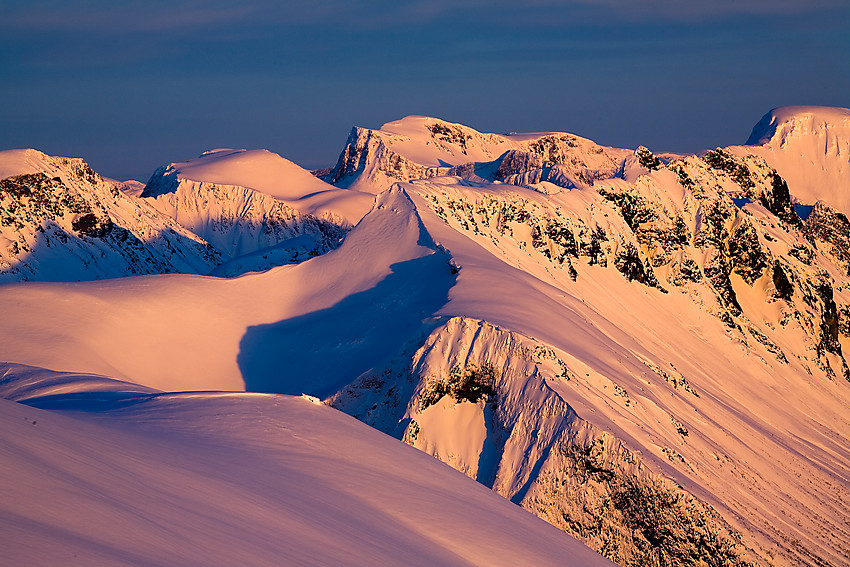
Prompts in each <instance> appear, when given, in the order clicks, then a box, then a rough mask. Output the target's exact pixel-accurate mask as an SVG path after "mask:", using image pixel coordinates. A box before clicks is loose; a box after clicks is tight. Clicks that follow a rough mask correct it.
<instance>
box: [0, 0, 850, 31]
mask: <svg viewBox="0 0 850 567" xmlns="http://www.w3.org/2000/svg"><path fill="white" fill-rule="evenodd" d="M834 10H844V11H846V10H847V3H846V0H808V1H807V2H800V1H799V0H711V1H705V2H695V1H688V0H628V1H623V0H525V1H524V2H522V3H518V2H516V1H515V0H465V1H460V2H458V1H448V0H407V1H405V0H365V1H362V2H357V3H355V2H350V1H346V0H314V1H304V0H284V1H278V2H276V1H272V0H254V1H245V2H241V3H239V4H238V5H236V4H235V3H234V2H230V1H229V2H221V1H198V0H177V1H174V2H160V1H147V2H140V1H131V2H124V3H120V4H116V3H114V2H106V1H103V0H97V1H93V2H91V1H90V2H58V1H45V0H42V1H35V2H12V3H9V4H7V6H6V7H5V8H4V9H3V13H2V17H0V29H6V30H12V29H28V30H44V31H49V30H66V31H68V30H72V31H73V30H76V31H101V32H133V31H137V32H156V31H165V32H168V31H172V30H187V31H191V30H198V29H209V28H217V29H226V28H227V27H229V26H235V27H250V26H268V25H275V26H304V25H322V26H328V27H339V26H344V27H357V28H361V29H384V28H388V27H392V26H401V25H403V26H419V25H429V24H439V23H441V22H450V23H458V22H461V23H468V24H470V25H479V24H485V25H487V24H491V25H492V24H495V25H512V24H520V25H526V26H534V25H539V26H543V27H551V26H563V25H577V24H578V25H582V24H585V25H587V24H589V25H594V26H600V27H604V26H606V25H620V24H623V23H629V22H634V23H640V22H644V21H668V22H676V21H680V22H694V23H698V22H706V23H709V22H711V21H716V20H722V19H726V18H731V17H737V16H762V17H773V16H786V15H794V14H807V13H817V12H823V11H834Z"/></svg>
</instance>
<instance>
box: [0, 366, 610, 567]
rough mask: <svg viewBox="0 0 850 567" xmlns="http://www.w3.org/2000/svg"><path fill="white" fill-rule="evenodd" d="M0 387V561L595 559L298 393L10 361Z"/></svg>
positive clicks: (414, 454)
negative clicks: (219, 388)
mask: <svg viewBox="0 0 850 567" xmlns="http://www.w3.org/2000/svg"><path fill="white" fill-rule="evenodd" d="M45 383H46V384H47V385H45ZM57 384H63V385H64V387H63V388H57ZM0 394H2V395H3V397H5V398H6V399H0V408H2V409H0V421H2V427H0V479H2V486H3V488H2V489H0V490H2V493H3V498H2V510H0V527H2V533H3V537H2V540H3V551H2V558H3V562H4V564H10V565H11V564H15V565H59V564H62V565H204V566H210V565H317V566H318V565H399V564H406V565H423V566H424V565H519V564H533V565H565V564H566V565H582V566H584V565H610V563H609V562H608V561H607V560H605V559H603V558H602V557H600V556H598V555H596V554H595V553H593V552H591V551H590V550H588V549H587V548H585V547H584V546H582V545H581V544H579V543H578V542H577V541H575V540H573V539H572V538H570V537H569V536H566V535H565V534H563V533H561V532H559V531H558V530H556V529H555V528H552V527H550V526H548V525H546V524H545V523H544V522H542V521H540V520H538V519H537V518H534V517H533V516H531V515H530V514H527V513H525V512H523V511H522V510H520V509H519V508H517V507H515V506H513V505H511V504H510V503H508V502H506V501H505V500H503V499H501V498H499V497H498V496H496V495H495V494H493V493H492V492H490V491H488V490H487V489H486V488H484V487H482V486H480V485H476V483H474V482H472V481H471V480H468V479H466V478H464V477H462V476H461V475H458V474H457V473H455V472H454V471H452V470H451V469H449V468H448V467H446V466H444V465H442V464H441V463H438V462H436V461H435V460H433V459H431V458H430V457H428V456H426V455H424V454H422V453H420V452H418V451H415V450H413V449H411V448H408V447H405V446H404V445H402V444H400V443H398V442H397V441H394V440H393V439H391V438H389V437H386V436H385V435H383V434H381V433H379V432H377V431H375V430H373V429H371V428H369V427H366V426H365V425H362V424H360V423H358V422H356V421H355V420H353V419H352V418H350V417H348V416H346V415H344V414H342V413H340V412H337V411H334V410H332V409H330V408H328V407H324V406H322V405H316V404H314V403H310V401H309V400H307V399H304V398H295V397H290V396H279V395H261V394H234V393H229V394H228V393H202V392H201V393H176V394H162V393H156V392H151V391H144V389H140V388H138V387H137V386H134V385H131V384H126V383H122V382H117V381H109V380H107V379H104V378H100V377H95V376H67V375H63V374H55V373H51V372H48V371H44V370H40V369H36V368H32V367H20V366H15V365H11V366H10V365H5V367H4V368H3V378H2V379H0ZM9 398H11V399H9ZM12 399H14V400H18V401H19V402H21V403H16V402H15V401H12Z"/></svg>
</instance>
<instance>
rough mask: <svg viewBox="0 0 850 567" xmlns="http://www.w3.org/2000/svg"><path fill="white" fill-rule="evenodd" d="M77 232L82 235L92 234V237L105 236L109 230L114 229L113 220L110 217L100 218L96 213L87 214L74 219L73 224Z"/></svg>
mask: <svg viewBox="0 0 850 567" xmlns="http://www.w3.org/2000/svg"><path fill="white" fill-rule="evenodd" d="M71 226H72V227H73V229H74V231H75V232H78V233H79V234H80V235H81V236H90V237H92V238H103V237H104V236H106V235H107V234H109V231H111V230H112V226H113V225H112V220H111V219H109V218H108V217H107V218H105V219H99V218H97V216H95V215H94V213H88V214H85V215H83V216H81V217H79V218H77V219H74V220H73V221H72V225H71Z"/></svg>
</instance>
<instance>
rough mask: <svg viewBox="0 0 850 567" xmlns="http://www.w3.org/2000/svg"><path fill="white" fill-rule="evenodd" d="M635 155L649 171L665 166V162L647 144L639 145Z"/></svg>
mask: <svg viewBox="0 0 850 567" xmlns="http://www.w3.org/2000/svg"><path fill="white" fill-rule="evenodd" d="M635 157H636V158H637V159H638V163H639V164H640V165H641V166H643V167H645V168H646V169H648V170H649V171H655V170H658V169H661V168H662V167H664V163H663V162H662V161H661V160H660V159H658V158H657V157H656V156H655V154H653V153H652V152H651V151H649V149H648V148H647V147H646V146H638V148H637V149H636V150H635Z"/></svg>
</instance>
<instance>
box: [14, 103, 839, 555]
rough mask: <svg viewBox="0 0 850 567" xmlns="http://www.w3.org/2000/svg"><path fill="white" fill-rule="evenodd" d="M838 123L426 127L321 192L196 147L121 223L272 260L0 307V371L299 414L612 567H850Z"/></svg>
mask: <svg viewBox="0 0 850 567" xmlns="http://www.w3.org/2000/svg"><path fill="white" fill-rule="evenodd" d="M848 112H850V111H846V110H843V109H812V108H809V107H807V108H790V109H778V110H775V111H772V112H771V113H770V114H769V115H768V116H767V117H766V118H765V119H764V120H762V122H761V123H760V125H758V126H757V127H756V129H755V131H754V134H753V137H751V139H750V141H749V142H748V145H744V146H731V147H729V148H718V149H716V150H713V151H710V152H707V153H705V154H704V155H702V156H680V155H673V154H666V155H658V156H656V155H654V154H653V153H652V152H651V151H650V150H649V149H647V148H644V147H639V148H637V149H636V150H623V149H615V148H606V147H602V146H598V145H597V144H595V143H593V142H592V141H590V140H586V139H583V138H579V137H578V136H574V135H571V134H564V133H542V134H525V135H523V134H510V135H496V134H486V133H479V132H476V131H475V130H473V129H471V128H468V127H466V126H462V125H458V124H451V123H447V122H443V121H441V120H437V119H433V118H426V117H408V118H405V119H403V120H400V121H398V122H393V123H389V124H386V125H384V126H383V127H382V128H381V129H379V130H366V129H359V128H355V129H354V130H353V131H352V134H351V136H350V137H349V140H348V143H347V144H346V146H345V147H344V149H343V152H342V154H341V156H340V159H339V162H338V164H337V166H336V167H335V168H333V169H332V170H326V171H322V172H316V177H311V176H310V175H309V174H308V173H307V172H305V171H304V170H301V169H300V168H298V167H297V166H295V165H294V164H291V163H290V162H287V161H286V160H284V159H283V158H280V156H275V155H274V154H270V153H268V152H262V151H255V152H246V151H231V150H227V151H225V150H217V151H214V152H211V153H207V154H205V155H203V156H201V158H199V159H198V160H193V161H190V162H184V163H179V164H171V165H170V166H167V167H165V168H162V169H161V170H159V171H158V172H157V173H156V174H154V176H153V177H152V179H151V181H150V182H149V183H148V185H147V187H146V188H145V190H144V192H143V193H142V194H141V195H140V196H138V197H136V196H134V195H133V188H132V187H130V188H128V191H126V192H123V193H122V192H121V191H117V190H116V192H118V193H119V196H118V197H117V198H119V199H120V198H124V199H127V201H128V202H129V203H132V204H134V205H136V206H138V207H142V206H144V207H146V209H145V210H146V211H152V212H151V215H154V216H155V217H156V218H157V219H165V221H163V222H166V221H167V222H170V223H173V226H175V227H176V228H175V230H178V229H179V230H183V231H185V233H186V234H188V235H190V236H191V237H192V238H193V240H192V241H193V242H198V243H201V244H202V245H206V246H207V247H209V249H212V250H215V251H217V252H218V254H220V255H221V259H219V260H218V261H219V264H218V265H219V268H217V269H218V272H213V273H218V274H223V275H228V274H236V273H243V272H245V271H246V270H250V268H246V266H252V267H253V268H257V267H268V266H269V265H273V264H281V263H286V264H287V265H278V266H277V267H273V268H271V269H269V270H267V271H265V272H262V273H259V272H257V273H248V274H246V275H244V276H242V277H240V278H236V279H221V278H215V277H199V276H197V275H191V274H171V275H167V276H163V275H158V276H141V277H134V278H127V279H112V280H106V281H90V282H81V283H76V284H67V283H66V284H63V283H36V282H29V283H26V284H15V285H4V286H1V287H0V311H2V312H3V313H4V315H5V317H6V320H7V321H9V322H12V323H10V324H7V325H6V326H3V327H2V328H0V345H2V347H0V348H2V350H0V360H3V361H6V362H7V363H10V364H17V365H29V366H32V367H36V368H43V369H51V370H56V371H63V372H76V373H86V374H99V375H104V376H110V377H113V378H117V379H120V380H124V381H127V382H131V383H134V384H138V385H141V386H144V387H147V388H155V389H157V390H162V391H181V390H246V391H249V392H272V393H277V394H294V395H299V394H301V393H306V394H309V395H311V396H316V397H318V398H321V399H323V400H325V403H326V404H327V405H330V406H332V407H334V408H337V409H339V410H342V411H343V412H345V413H348V414H350V415H353V416H355V417H356V418H358V419H359V420H360V421H362V422H364V423H366V424H368V425H371V426H373V427H374V428H377V429H379V430H381V431H384V432H386V433H389V434H390V435H392V436H394V437H396V438H397V439H399V440H402V441H404V442H405V443H407V444H409V445H412V446H414V447H416V448H418V449H421V450H422V451H423V452H425V453H428V454H430V455H433V456H434V457H436V458H437V459H439V460H441V461H443V462H445V463H447V464H448V465H450V466H451V467H453V468H455V469H457V471H459V472H460V473H463V474H465V475H466V476H469V477H471V478H473V479H475V480H477V481H478V482H479V483H481V484H483V485H484V486H486V487H488V488H492V490H493V491H495V492H497V493H498V494H500V495H502V496H504V497H505V498H507V499H509V500H511V501H512V502H513V503H515V504H518V505H519V506H521V507H522V508H525V509H526V510H528V511H529V512H531V513H533V514H535V515H537V516H539V517H540V518H543V519H545V520H546V521H547V522H549V523H551V524H553V525H555V526H557V527H558V528H560V529H561V530H563V531H565V532H567V533H568V534H570V535H573V536H575V537H577V538H579V539H580V540H581V541H583V542H584V543H585V544H587V545H588V546H590V547H591V548H592V549H594V550H597V551H599V552H600V553H602V554H603V555H605V556H606V557H608V558H610V559H612V560H613V561H615V562H616V563H618V564H620V565H634V566H638V565H658V566H661V565H777V566H778V565H846V564H850V559H848V557H850V547H848V544H847V542H848V541H850V527H848V526H847V524H846V521H845V519H846V518H848V517H850V504H848V503H850V449H848V447H850V443H848V441H850V439H848V433H847V432H848V431H850V427H848V426H850V417H848V414H847V408H848V407H850V371H848V366H847V361H846V358H845V357H846V353H847V348H850V323H849V322H848V321H850V256H849V255H848V252H847V250H848V244H850V221H848V220H847V217H846V216H845V214H844V212H843V211H844V209H842V206H843V205H842V204H841V202H840V201H839V200H837V199H838V198H839V197H840V195H842V194H843V193H844V192H847V189H850V187H848V184H850V179H848V177H847V176H846V175H842V174H841V171H845V170H843V169H842V168H847V167H848V159H850V158H848V152H847V151H845V150H844V149H842V148H845V146H846V145H847V143H848V139H850V138H849V137H848V135H847V131H846V123H845V122H844V117H846V116H847V114H848ZM809 114H811V115H812V117H811V118H806V117H807V116H809ZM801 117H802V118H801ZM806 120H810V122H806ZM806 124H809V125H808V126H807V125H806ZM777 140H786V141H785V142H782V141H777ZM835 148H837V149H835ZM833 150H834V151H833ZM798 154H799V155H798ZM2 155H3V154H0V156H2ZM44 159H48V158H44ZM49 159H54V158H49ZM55 159H57V160H59V159H60V158H55ZM60 161H61V160H60ZM63 163H64V162H63ZM10 169H11V170H13V173H12V174H11V175H15V176H20V175H22V174H27V173H31V172H26V171H21V166H20V164H18V165H17V166H16V167H15V168H10ZM2 171H3V172H6V171H9V169H4V170H2ZM806 171H809V173H808V174H806V173H805V172H806ZM794 172H799V173H800V175H799V177H795V175H796V174H795V173H794ZM786 174H788V176H787V177H786ZM45 177H46V178H47V179H51V177H50V176H48V175H45ZM317 177H318V178H317ZM20 179H21V177H10V178H7V179H5V180H4V181H3V182H2V183H4V184H7V183H20V181H19V180H20ZM817 179H821V180H823V182H822V183H819V184H814V183H810V182H811V181H812V180H817ZM10 180H12V181H11V182H10ZM322 180H324V181H322ZM103 183H105V184H107V185H108V182H106V181H103ZM329 183H333V184H335V185H336V187H333V186H331V185H329ZM806 183H809V184H808V185H807V184H806ZM830 183H832V184H831V185H830ZM93 186H94V187H96V186H97V183H94V185H93ZM4 187H5V185H4ZM112 187H115V186H114V185H112ZM842 187H843V188H844V190H842ZM85 190H86V188H85V187H83V186H82V185H80V186H79V191H80V192H81V193H82V192H85ZM818 190H819V191H820V193H818V192H817V191H818ZM91 191H94V190H91ZM6 195H7V197H6V198H7V199H8V201H3V202H4V203H6V202H14V203H17V205H15V206H18V207H22V206H23V204H26V203H28V201H26V200H25V197H26V195H22V194H20V192H18V193H15V192H8V191H7V193H6ZM122 195H123V197H122ZM13 197H14V198H17V199H19V200H20V201H21V202H20V203H18V202H17V201H15V200H14V199H13ZM366 204H368V207H367V206H366ZM801 204H806V205H811V206H810V207H802V206H801ZM367 209H368V211H367ZM63 214H65V213H63ZM110 214H111V213H110ZM801 214H802V216H801ZM60 217H61V218H62V219H64V218H65V217H64V216H62V215H58V213H57V214H56V218H60ZM361 217H362V218H361ZM69 218H70V217H69ZM110 218H111V217H110ZM28 222H29V223H30V224H32V222H33V221H32V220H30V221H28ZM68 222H73V219H70V220H68ZM113 222H114V221H113ZM72 229H73V226H72ZM19 232H20V230H19ZM305 242H306V243H308V244H305V246H307V247H309V246H314V248H312V250H313V251H312V252H310V253H309V254H303V255H301V254H299V255H298V256H297V257H292V256H286V254H283V253H281V254H278V255H275V254H270V253H269V252H270V251H272V250H278V249H285V250H293V249H295V247H296V246H295V244H296V243H302V244H303V243H305ZM276 247H277V248H276ZM258 255H259V257H258ZM263 255H265V256H266V258H263V259H262V261H263V262H265V264H263V263H262V262H261V261H260V260H259V258H261V257H262V256H263ZM306 256H313V257H312V258H310V259H307V260H305V259H304V257H306ZM228 261H229V262H231V263H227V262H228ZM234 262H235V263H234ZM239 262H244V264H239ZM222 266H224V267H222ZM211 270H212V268H211ZM151 271H154V270H151ZM163 271H164V270H163ZM183 271H189V270H183ZM198 272H200V270H195V273H198ZM204 273H206V272H204ZM43 279H44V278H43ZM87 279H93V278H87ZM45 345H48V346H49V348H46V346H45ZM10 368H12V369H13V370H14V372H13V374H15V376H18V375H20V374H21V372H22V371H21V370H20V369H21V367H20V366H12V367H10ZM33 372H36V373H42V374H43V375H45V376H46V374H44V371H40V370H36V371H33ZM24 374H25V373H24ZM15 380H18V381H20V378H15V379H14V380H12V379H10V384H11V383H13V382H15ZM40 380H41V379H40ZM86 384H87V386H86V387H85V388H82V389H83V390H86V391H95V392H96V391H97V390H98V388H101V387H102V384H103V382H98V381H94V382H93V381H92V380H87V381H86ZM98 384H100V385H98ZM11 387H12V386H7V388H11ZM40 395H42V396H43V395H45V394H43V393H42V394H40ZM86 395H89V394H86ZM91 395H95V394H91ZM134 395H135V394H134ZM157 399H164V400H169V399H170V398H168V397H165V398H157ZM216 399H219V398H216ZM241 399H242V398H240V397H238V396H236V397H234V398H232V400H241ZM258 399H259V398H258ZM263 399H266V398H263ZM268 399H278V398H268ZM280 399H281V400H289V399H288V398H280ZM69 403H70V402H69ZM228 403H230V402H228ZM234 403H235V402H234ZM240 403H241V402H240ZM262 403H267V402H262ZM281 403H285V404H290V403H294V401H292V402H290V401H285V402H281ZM213 405H215V404H213ZM39 407H46V406H39ZM51 407H52V408H53V410H52V411H56V408H57V407H59V406H51ZM122 407H123V406H122ZM133 407H135V406H133ZM169 408H170V409H169V411H172V409H173V411H174V415H175V416H176V415H177V413H179V411H178V409H177V407H176V406H175V407H174V408H171V406H169ZM326 410H327V408H326ZM114 411H118V410H113V409H110V410H109V412H108V413H110V414H112V413H114ZM180 411H182V410H180ZM187 411H188V412H189V414H188V415H190V416H191V411H192V410H191V409H188V410H187ZM215 411H221V412H225V413H228V415H232V414H234V413H236V414H237V415H238V411H237V410H234V409H232V408H230V407H229V406H228V408H223V407H221V408H217V409H216V410H215ZM327 411H330V410H327ZM74 415H77V414H74ZM169 415H171V414H169ZM97 419H100V418H97ZM134 419H135V418H134ZM168 419H172V417H169V418H168ZM173 419H175V420H176V419H179V418H178V417H173ZM187 419H189V418H187ZM204 419H212V418H211V417H205V418H204ZM357 431H360V430H359V429H358V430H357ZM358 435H359V433H358ZM370 494H371V493H370ZM369 498H371V496H370V497H369ZM503 545H511V546H512V545H514V544H507V543H505V544H503ZM471 561H472V562H476V563H479V562H482V561H479V560H478V559H471ZM531 562H532V563H534V561H531ZM525 563H528V562H525ZM567 563H568V564H585V563H582V562H581V561H577V562H575V563H571V562H570V560H569V559H568V560H567Z"/></svg>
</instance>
